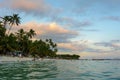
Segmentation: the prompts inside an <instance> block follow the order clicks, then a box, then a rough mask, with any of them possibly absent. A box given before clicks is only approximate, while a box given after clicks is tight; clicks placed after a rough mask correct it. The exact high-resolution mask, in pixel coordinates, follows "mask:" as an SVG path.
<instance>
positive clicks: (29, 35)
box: [27, 29, 36, 38]
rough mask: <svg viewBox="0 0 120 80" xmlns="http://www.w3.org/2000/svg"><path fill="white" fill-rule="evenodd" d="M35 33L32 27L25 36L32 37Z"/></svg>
mask: <svg viewBox="0 0 120 80" xmlns="http://www.w3.org/2000/svg"><path fill="white" fill-rule="evenodd" d="M35 35H36V33H35V31H34V30H33V29H30V31H29V32H28V33H27V36H28V37H29V38H32V37H33V36H35Z"/></svg>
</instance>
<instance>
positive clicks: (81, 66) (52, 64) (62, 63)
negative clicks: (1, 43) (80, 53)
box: [0, 60, 120, 80]
mask: <svg viewBox="0 0 120 80" xmlns="http://www.w3.org/2000/svg"><path fill="white" fill-rule="evenodd" d="M0 80H120V60H41V61H21V62H15V61H13V62H10V61H9V62H0Z"/></svg>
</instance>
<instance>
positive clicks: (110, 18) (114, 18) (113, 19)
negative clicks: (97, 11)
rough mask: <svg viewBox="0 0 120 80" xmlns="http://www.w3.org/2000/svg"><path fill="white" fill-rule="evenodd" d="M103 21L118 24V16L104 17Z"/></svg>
mask: <svg viewBox="0 0 120 80" xmlns="http://www.w3.org/2000/svg"><path fill="white" fill-rule="evenodd" d="M104 19H106V20H112V21H117V22H119V21H120V16H108V17H104Z"/></svg>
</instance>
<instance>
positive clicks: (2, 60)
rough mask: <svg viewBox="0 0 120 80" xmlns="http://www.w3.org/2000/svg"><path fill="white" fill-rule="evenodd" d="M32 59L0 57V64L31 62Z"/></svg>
mask: <svg viewBox="0 0 120 80" xmlns="http://www.w3.org/2000/svg"><path fill="white" fill-rule="evenodd" d="M32 60H33V58H30V57H12V56H0V62H9V61H32Z"/></svg>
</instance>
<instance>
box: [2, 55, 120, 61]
mask: <svg viewBox="0 0 120 80" xmlns="http://www.w3.org/2000/svg"><path fill="white" fill-rule="evenodd" d="M53 59H54V58H53ZM53 59H51V58H43V59H41V58H40V59H37V60H35V61H39V60H53ZM54 60H73V59H54ZM78 60H87V61H104V60H120V59H78ZM9 61H10V62H11V61H33V58H32V57H12V56H0V62H9Z"/></svg>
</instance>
